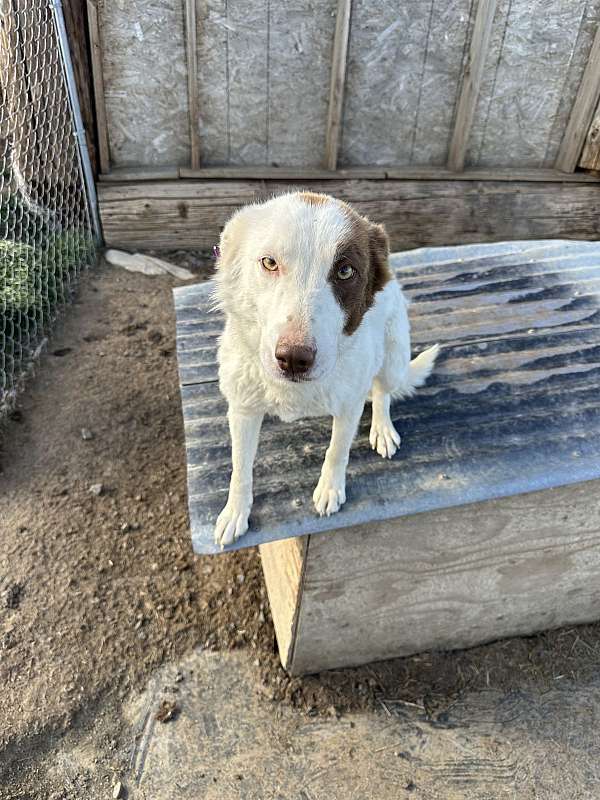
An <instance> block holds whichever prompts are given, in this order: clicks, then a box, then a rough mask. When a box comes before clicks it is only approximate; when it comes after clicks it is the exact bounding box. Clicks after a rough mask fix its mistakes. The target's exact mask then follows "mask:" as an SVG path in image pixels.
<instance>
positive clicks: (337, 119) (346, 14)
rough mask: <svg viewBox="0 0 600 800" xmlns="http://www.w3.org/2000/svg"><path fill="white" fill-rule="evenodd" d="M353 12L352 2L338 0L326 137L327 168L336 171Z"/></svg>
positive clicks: (350, 0) (349, 0)
mask: <svg viewBox="0 0 600 800" xmlns="http://www.w3.org/2000/svg"><path fill="white" fill-rule="evenodd" d="M351 11H352V0H338V7H337V16H336V21H335V36H334V39H333V58H332V64H331V85H330V89H329V113H328V115H327V131H326V135H325V168H326V169H330V170H334V169H336V167H337V159H338V148H339V144H340V130H341V126H342V112H343V107H344V88H345V84H346V61H347V56H348V40H349V38H350V13H351Z"/></svg>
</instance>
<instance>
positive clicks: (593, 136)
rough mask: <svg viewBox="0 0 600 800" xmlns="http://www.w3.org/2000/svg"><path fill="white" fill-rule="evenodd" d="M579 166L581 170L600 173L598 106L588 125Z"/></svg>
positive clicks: (599, 109) (599, 118) (599, 113)
mask: <svg viewBox="0 0 600 800" xmlns="http://www.w3.org/2000/svg"><path fill="white" fill-rule="evenodd" d="M579 166H580V167H581V168H582V169H591V170H594V171H595V172H598V171H600V105H598V108H597V109H596V114H595V116H594V119H593V120H592V124H591V125H590V129H589V131H588V134H587V138H586V140H585V146H584V148H583V153H582V155H581V160H580V161H579Z"/></svg>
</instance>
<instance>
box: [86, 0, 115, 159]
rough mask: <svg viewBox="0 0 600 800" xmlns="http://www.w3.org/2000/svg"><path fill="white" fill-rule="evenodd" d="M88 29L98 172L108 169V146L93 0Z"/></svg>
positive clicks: (102, 80) (88, 4)
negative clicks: (96, 134)
mask: <svg viewBox="0 0 600 800" xmlns="http://www.w3.org/2000/svg"><path fill="white" fill-rule="evenodd" d="M87 15H88V29H89V32H90V58H91V62H92V81H93V86H94V104H95V108H96V130H97V132H98V167H99V169H100V172H108V171H109V170H110V147H109V143H108V121H107V119H106V98H105V97H104V73H103V69H102V39H101V37H100V26H99V23H98V9H97V7H96V3H95V2H93V0H88V1H87Z"/></svg>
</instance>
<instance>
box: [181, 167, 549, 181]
mask: <svg viewBox="0 0 600 800" xmlns="http://www.w3.org/2000/svg"><path fill="white" fill-rule="evenodd" d="M561 174H562V173H561ZM179 177H180V178H201V179H208V180H215V179H218V178H225V179H227V180H229V179H232V178H235V179H238V180H239V179H244V178H246V179H251V180H261V179H264V180H328V179H332V178H337V179H342V178H347V179H350V180H351V179H356V178H364V179H370V180H384V179H385V178H386V170H385V169H382V168H381V167H351V168H350V169H336V170H333V171H332V170H328V169H319V168H318V167H205V168H203V169H186V168H185V167H182V168H180V170H179Z"/></svg>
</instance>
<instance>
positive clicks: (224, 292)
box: [216, 192, 391, 381]
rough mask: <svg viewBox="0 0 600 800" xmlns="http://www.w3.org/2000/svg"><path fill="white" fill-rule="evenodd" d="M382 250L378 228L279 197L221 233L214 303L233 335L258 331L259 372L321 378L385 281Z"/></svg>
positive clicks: (316, 203)
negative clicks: (234, 325)
mask: <svg viewBox="0 0 600 800" xmlns="http://www.w3.org/2000/svg"><path fill="white" fill-rule="evenodd" d="M388 251H389V247H388V239H387V235H386V233H385V231H384V229H383V228H382V227H381V226H380V225H374V224H373V223H371V222H369V220H367V219H365V217H361V216H360V215H359V214H357V213H356V211H354V210H353V209H352V208H350V206H348V205H346V204H345V203H342V202H340V201H338V200H335V199H334V198H333V197H329V196H327V195H322V194H313V193H311V192H298V193H295V194H287V195H281V196H279V197H275V198H273V199H272V200H269V201H267V202H265V203H262V204H260V205H251V206H247V207H245V208H243V209H241V211H238V212H237V214H235V215H234V216H233V217H232V219H231V220H230V221H229V222H228V223H227V225H226V226H225V229H224V230H223V234H222V236H221V242H220V255H219V260H218V264H217V267H218V271H217V290H216V298H217V301H218V303H219V305H220V306H221V307H222V308H223V310H224V311H225V313H226V314H227V315H230V316H232V317H236V316H237V318H238V319H239V321H240V322H241V323H242V326H241V330H244V327H246V328H247V329H248V330H255V331H258V332H259V354H260V359H261V363H262V366H263V368H264V369H265V372H266V373H267V375H269V376H270V377H271V378H274V379H279V380H291V381H309V380H319V379H321V378H323V377H325V376H326V375H327V374H329V373H330V372H331V371H332V369H333V368H334V366H335V363H336V359H337V358H338V354H339V353H340V352H341V349H342V348H343V345H344V342H345V341H347V340H348V337H351V336H352V334H353V333H354V332H355V331H356V330H357V329H358V327H359V326H360V324H361V322H362V319H363V316H364V314H365V312H366V311H367V310H368V309H369V308H370V306H371V305H372V304H373V300H374V297H375V294H376V293H377V292H378V291H379V290H380V289H382V288H383V286H384V285H385V284H386V283H387V281H388V280H389V279H390V277H391V274H390V271H389V267H388ZM250 326H252V328H250Z"/></svg>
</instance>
